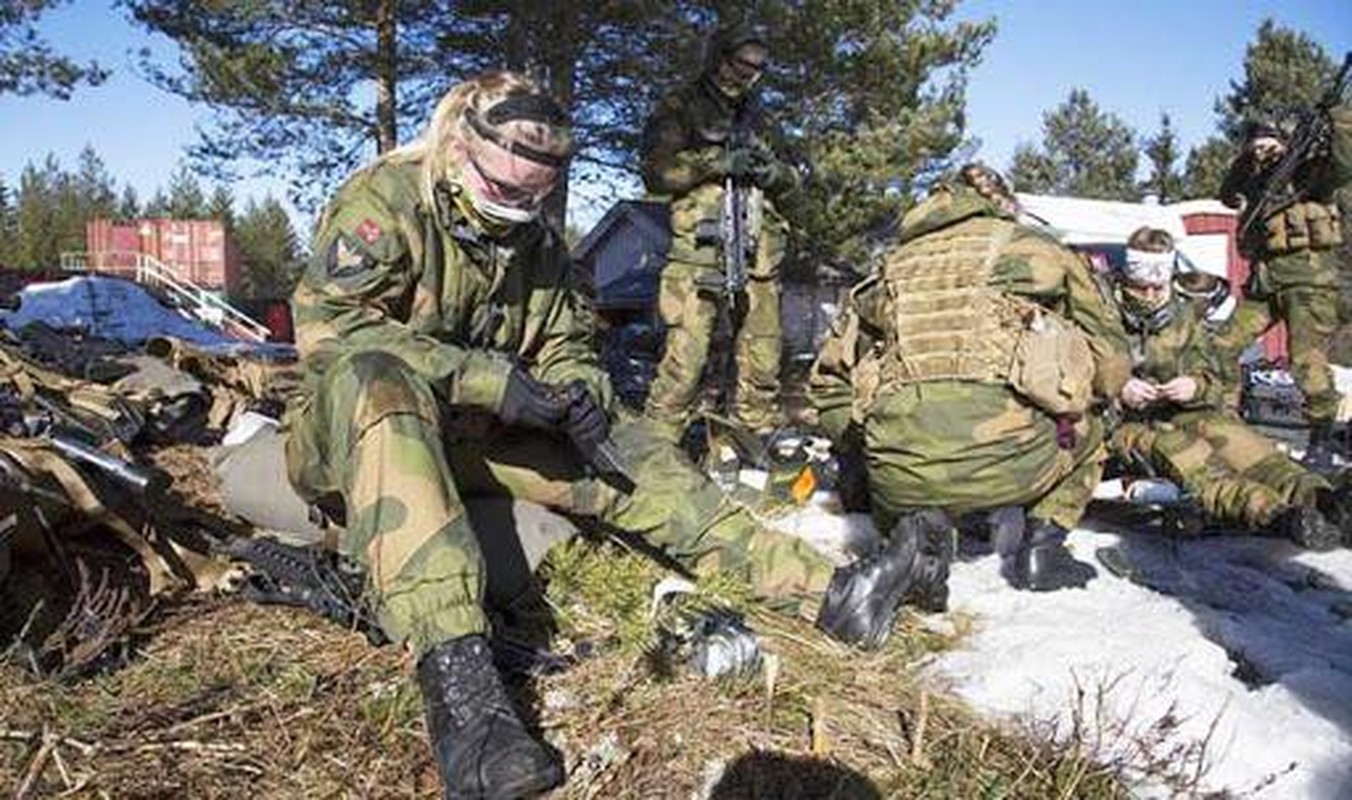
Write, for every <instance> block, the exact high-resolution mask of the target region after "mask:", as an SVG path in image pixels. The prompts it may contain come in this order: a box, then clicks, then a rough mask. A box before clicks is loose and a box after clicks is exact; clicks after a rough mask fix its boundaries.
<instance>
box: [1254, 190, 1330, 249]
mask: <svg viewBox="0 0 1352 800" xmlns="http://www.w3.org/2000/svg"><path fill="white" fill-rule="evenodd" d="M1263 234H1264V240H1263V247H1264V249H1265V250H1266V251H1267V252H1268V253H1270V254H1272V255H1285V254H1287V253H1294V252H1298V251H1301V250H1327V249H1329V248H1332V247H1337V246H1339V245H1341V244H1342V243H1343V229H1342V213H1341V212H1340V211H1339V209H1338V206H1337V204H1335V203H1316V202H1314V201H1310V200H1306V201H1301V202H1297V203H1292V204H1291V205H1289V206H1287V207H1286V208H1283V209H1282V210H1280V211H1278V212H1277V213H1275V214H1273V215H1271V216H1270V217H1268V218H1267V219H1265V220H1263Z"/></svg>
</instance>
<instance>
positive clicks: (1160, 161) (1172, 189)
mask: <svg viewBox="0 0 1352 800" xmlns="http://www.w3.org/2000/svg"><path fill="white" fill-rule="evenodd" d="M1144 144H1145V148H1144V149H1145V155H1146V158H1148V159H1150V177H1149V178H1147V179H1146V182H1145V184H1144V185H1143V186H1142V187H1141V189H1142V191H1143V192H1144V193H1146V194H1153V195H1154V196H1155V198H1156V199H1157V200H1159V202H1161V203H1173V202H1177V201H1178V200H1181V199H1182V198H1183V177H1182V176H1181V175H1179V173H1178V168H1177V165H1176V162H1177V161H1178V157H1179V153H1178V137H1177V135H1175V133H1174V127H1173V122H1172V120H1170V119H1169V115H1168V114H1167V113H1162V114H1160V127H1159V130H1158V131H1156V132H1155V134H1154V135H1153V136H1151V137H1149V138H1148V139H1146V140H1145V143H1144Z"/></svg>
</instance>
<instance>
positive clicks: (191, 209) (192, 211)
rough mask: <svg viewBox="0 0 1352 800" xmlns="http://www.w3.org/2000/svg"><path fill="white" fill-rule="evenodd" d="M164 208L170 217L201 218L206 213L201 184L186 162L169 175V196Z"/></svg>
mask: <svg viewBox="0 0 1352 800" xmlns="http://www.w3.org/2000/svg"><path fill="white" fill-rule="evenodd" d="M165 210H166V211H167V212H168V215H169V217H170V218H171V219H202V218H203V217H205V216H206V214H207V198H206V195H205V194H204V193H203V192H202V184H201V183H200V182H199V181H198V180H197V176H196V175H194V174H193V172H192V170H191V169H189V168H188V166H187V165H186V164H184V165H180V166H179V168H178V169H177V170H175V171H174V174H173V175H171V176H169V198H168V202H167V206H166V208H165Z"/></svg>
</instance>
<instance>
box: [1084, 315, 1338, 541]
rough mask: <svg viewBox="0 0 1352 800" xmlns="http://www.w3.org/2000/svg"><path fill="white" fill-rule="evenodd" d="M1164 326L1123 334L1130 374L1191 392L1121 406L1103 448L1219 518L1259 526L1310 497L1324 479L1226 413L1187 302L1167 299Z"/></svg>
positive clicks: (1214, 365) (1204, 336) (1210, 354)
mask: <svg viewBox="0 0 1352 800" xmlns="http://www.w3.org/2000/svg"><path fill="white" fill-rule="evenodd" d="M1171 302H1173V303H1174V315H1173V317H1172V320H1171V321H1170V323H1169V324H1168V325H1166V326H1164V327H1163V328H1162V329H1160V330H1156V331H1146V330H1140V331H1130V332H1129V333H1130V340H1131V348H1132V357H1133V361H1134V364H1135V366H1134V369H1133V371H1134V373H1135V375H1136V376H1137V377H1139V378H1141V379H1143V380H1148V381H1151V382H1153V383H1156V384H1164V383H1167V382H1168V381H1170V380H1172V379H1174V378H1176V377H1179V376H1183V375H1186V376H1188V377H1190V378H1192V379H1193V380H1195V381H1197V386H1198V391H1197V396H1196V397H1195V398H1194V399H1193V400H1192V401H1190V402H1188V403H1185V404H1175V403H1165V404H1163V405H1152V406H1149V407H1147V408H1146V409H1144V410H1140V411H1130V410H1129V411H1126V412H1124V414H1125V421H1124V422H1123V424H1122V425H1120V426H1119V427H1118V428H1117V429H1116V430H1115V431H1114V432H1113V434H1112V437H1111V440H1110V445H1109V446H1110V449H1111V451H1112V452H1113V454H1114V455H1117V456H1118V457H1120V458H1121V459H1122V460H1123V461H1124V462H1125V463H1129V464H1130V463H1139V462H1141V461H1144V462H1145V463H1147V464H1149V465H1150V466H1151V467H1152V468H1153V469H1154V470H1155V471H1156V472H1157V473H1159V475H1160V476H1161V477H1165V478H1168V479H1169V480H1172V481H1174V482H1175V483H1177V484H1178V485H1179V486H1181V487H1183V488H1184V490H1186V491H1187V492H1188V493H1189V494H1191V495H1192V496H1193V497H1194V498H1196V500H1197V502H1198V503H1199V505H1201V507H1202V508H1203V509H1204V510H1205V511H1206V512H1207V513H1208V514H1210V515H1211V516H1212V517H1214V518H1215V519H1216V520H1218V521H1220V522H1222V523H1229V524H1239V525H1243V526H1246V527H1249V528H1261V527H1263V526H1264V525H1266V524H1268V523H1269V522H1271V521H1272V519H1273V517H1274V516H1275V515H1276V514H1277V513H1278V512H1280V511H1282V510H1284V509H1285V508H1287V507H1289V506H1290V505H1292V504H1296V503H1299V504H1309V503H1313V502H1314V492H1315V490H1316V489H1318V488H1321V487H1327V486H1328V483H1327V482H1326V481H1325V480H1324V479H1323V478H1321V477H1319V476H1318V475H1316V474H1315V473H1312V472H1310V471H1309V470H1306V469H1305V468H1304V467H1302V466H1300V465H1299V464H1297V463H1296V462H1294V461H1292V460H1291V459H1290V458H1288V457H1287V456H1286V454H1284V453H1282V452H1281V451H1280V450H1278V449H1277V447H1276V445H1275V444H1274V443H1273V442H1272V441H1271V440H1270V439H1268V438H1267V437H1265V436H1263V435H1262V434H1260V433H1258V432H1257V431H1255V430H1253V429H1252V428H1250V427H1249V426H1248V425H1247V424H1245V423H1244V422H1243V420H1241V419H1239V418H1238V417H1237V416H1235V415H1234V414H1233V413H1232V412H1230V411H1228V410H1226V390H1227V386H1226V384H1225V382H1224V380H1223V379H1222V378H1221V374H1220V366H1219V365H1220V361H1219V357H1218V354H1217V352H1216V350H1215V348H1214V347H1213V346H1212V344H1211V342H1210V340H1209V335H1208V333H1207V331H1206V329H1205V326H1204V323H1203V322H1202V320H1201V318H1200V317H1199V315H1198V313H1197V309H1196V307H1195V306H1193V305H1191V304H1189V303H1187V302H1185V301H1183V300H1181V299H1179V298H1175V299H1174V300H1173V301H1171Z"/></svg>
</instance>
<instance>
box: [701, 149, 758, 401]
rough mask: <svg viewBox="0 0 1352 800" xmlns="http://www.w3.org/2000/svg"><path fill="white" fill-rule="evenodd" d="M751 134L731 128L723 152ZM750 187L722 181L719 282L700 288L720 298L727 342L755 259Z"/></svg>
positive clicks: (731, 387) (731, 368) (731, 381)
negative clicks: (720, 272)
mask: <svg viewBox="0 0 1352 800" xmlns="http://www.w3.org/2000/svg"><path fill="white" fill-rule="evenodd" d="M751 138H752V137H751V132H750V130H749V129H748V128H747V127H745V126H742V125H734V127H733V129H732V131H731V132H730V133H729V134H728V136H727V138H726V139H725V140H724V148H725V152H726V153H727V155H728V156H729V158H731V156H732V154H733V153H736V152H738V151H740V150H744V149H746V148H748V147H750V146H751V143H752V142H751ZM751 189H752V184H751V182H750V181H749V180H748V179H747V177H746V176H744V175H741V176H733V175H728V176H726V177H725V178H724V179H723V208H722V211H721V213H720V214H719V217H718V243H719V247H720V248H721V254H722V261H723V275H722V280H721V281H719V282H718V284H717V285H712V286H707V285H706V286H704V287H703V288H705V289H708V290H711V291H716V292H717V293H718V294H720V295H721V298H720V300H721V302H720V303H719V304H718V325H719V327H721V328H722V329H723V330H726V331H728V334H729V339H728V341H729V343H731V342H732V341H733V337H732V334H733V333H734V332H735V330H736V323H737V317H738V316H739V315H740V314H742V313H743V311H744V309H745V302H744V301H745V299H746V281H747V276H746V273H747V257H748V256H750V257H752V258H755V254H756V250H757V238H758V234H759V232H758V231H757V227H758V226H757V225H756V224H755V222H754V220H753V219H752V211H753V209H752V207H751V206H752V203H751ZM719 374H720V376H721V383H722V386H721V387H720V388H721V391H722V396H723V400H722V401H723V405H724V407H725V408H724V411H725V412H726V413H728V414H731V413H732V407H731V405H732V399H733V395H734V393H735V391H736V380H737V376H736V355H735V353H734V352H733V351H732V350H731V349H730V350H729V351H728V352H727V353H726V354H724V362H723V365H722V369H721V370H720V373H719Z"/></svg>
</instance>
